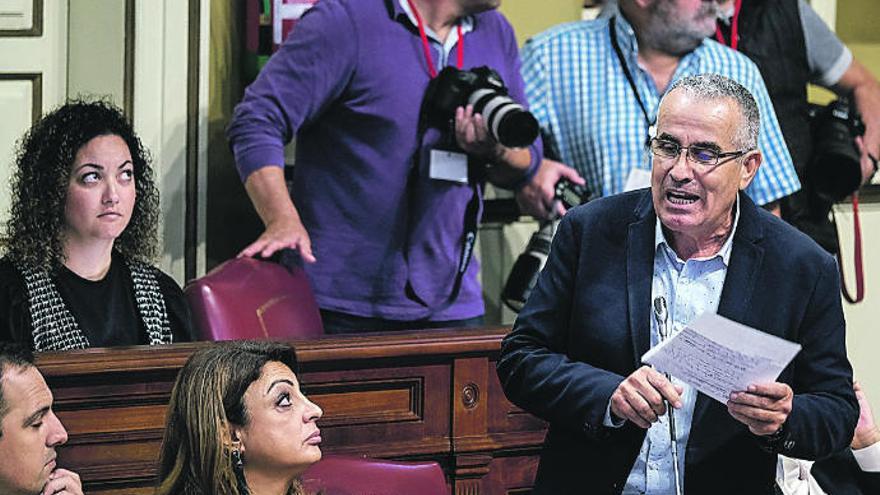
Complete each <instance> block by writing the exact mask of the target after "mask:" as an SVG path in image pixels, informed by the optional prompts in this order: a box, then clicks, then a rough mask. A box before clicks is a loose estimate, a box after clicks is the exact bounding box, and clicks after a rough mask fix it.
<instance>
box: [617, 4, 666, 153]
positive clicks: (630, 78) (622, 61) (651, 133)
mask: <svg viewBox="0 0 880 495" xmlns="http://www.w3.org/2000/svg"><path fill="white" fill-rule="evenodd" d="M608 29H609V33H610V34H611V46H612V47H614V53H615V54H617V60H618V61H619V62H620V68H621V69H623V75H625V76H626V82H628V83H629V87H630V89H632V92H633V95H635V97H636V102H638V104H639V108H640V109H642V115H644V116H645V123H647V124H648V139H650V138H652V137H654V133H655V132H654V131H655V128H654V121H653V120H651V117H649V116H648V109H647V108H645V103H644V102H643V101H642V97H641V96H639V89H638V88H637V87H636V81H635V79H633V75H632V73H631V72H630V71H629V66H628V65H627V64H626V59H625V58H624V57H623V50H621V49H620V43H619V42H618V41H617V17H616V16H614V17H612V18H611V20H610V21H608ZM646 144H647V141H646Z"/></svg>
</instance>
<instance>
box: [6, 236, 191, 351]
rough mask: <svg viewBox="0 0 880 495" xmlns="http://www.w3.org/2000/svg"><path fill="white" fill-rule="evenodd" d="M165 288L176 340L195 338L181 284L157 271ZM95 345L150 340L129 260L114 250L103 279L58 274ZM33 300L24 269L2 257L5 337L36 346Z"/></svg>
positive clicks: (62, 271)
mask: <svg viewBox="0 0 880 495" xmlns="http://www.w3.org/2000/svg"><path fill="white" fill-rule="evenodd" d="M156 280H157V282H158V283H159V291H160V292H161V293H162V297H163V298H164V299H165V310H166V311H167V312H168V323H169V325H170V326H171V333H172V339H173V342H188V341H190V340H192V324H191V322H190V314H189V307H188V306H187V304H186V300H185V299H184V296H183V291H181V290H180V287H178V285H177V283H176V282H175V281H174V280H173V279H172V278H171V277H169V276H168V275H166V274H164V273H162V272H161V271H159V270H156ZM52 281H53V282H54V283H55V286H56V287H57V288H58V292H59V293H60V294H61V298H62V299H63V300H64V303H65V304H66V305H67V308H68V309H69V310H70V312H71V314H72V315H73V317H74V319H76V322H77V324H78V325H79V327H80V330H82V332H83V334H84V335H85V336H86V338H88V340H89V344H90V345H91V346H92V347H110V346H121V345H138V344H147V343H149V339H148V338H147V329H146V327H145V326H144V322H143V319H142V318H141V316H140V314H139V313H138V309H137V304H136V302H135V297H134V286H133V285H132V281H131V274H130V272H129V269H128V265H127V264H126V263H125V261H124V259H123V258H122V257H121V256H120V255H118V254H115V253H114V255H113V259H112V261H111V263H110V270H109V271H108V272H107V275H106V276H104V278H103V279H101V280H97V281H92V280H87V279H84V278H82V277H80V276H78V275H76V274H75V273H73V272H71V271H70V270H68V269H67V268H65V267H61V269H60V270H59V272H58V273H57V274H56V275H55V276H53V277H52ZM32 330H33V327H32V324H31V315H30V305H29V302H28V295H27V287H26V285H25V281H24V277H23V276H22V274H21V272H19V271H18V269H17V268H15V266H14V265H13V264H12V263H11V262H10V261H9V260H8V259H7V258H3V259H0V341H15V342H21V343H26V344H27V345H28V346H29V347H33V338H32V337H31V335H32Z"/></svg>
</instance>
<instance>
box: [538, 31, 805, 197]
mask: <svg viewBox="0 0 880 495" xmlns="http://www.w3.org/2000/svg"><path fill="white" fill-rule="evenodd" d="M615 17H616V18H617V37H618V41H619V43H620V48H621V51H622V52H623V55H624V59H626V62H627V66H628V67H629V70H630V73H631V74H632V75H633V78H634V80H635V84H636V87H637V88H638V91H639V95H640V97H641V99H642V102H644V104H645V107H646V110H647V111H648V114H649V115H648V116H649V117H650V119H651V121H652V122H655V121H656V112H657V106H658V105H659V103H660V97H661V96H662V94H661V93H660V92H659V91H657V88H656V86H655V85H654V81H653V79H652V78H651V75H650V74H649V73H648V72H647V71H645V70H643V69H642V68H641V67H639V65H638V63H637V53H638V45H637V42H636V37H635V33H634V32H633V29H632V26H631V25H630V24H629V23H628V22H627V21H626V19H624V18H623V16H621V15H619V14H617V15H616V16H615ZM522 58H523V65H522V71H523V79H525V83H526V95H527V97H528V100H529V105H530V110H531V111H532V113H534V115H535V117H536V118H537V119H538V121H539V122H540V123H541V128H542V131H543V132H544V133H545V134H546V135H547V136H549V137H550V140H549V143H548V144H549V145H550V150H552V151H553V152H554V154H555V155H556V156H557V157H558V158H559V159H560V160H561V161H562V162H564V163H566V164H568V165H570V166H573V167H575V168H576V169H577V171H578V172H579V173H580V174H581V175H582V176H583V177H584V179H586V181H587V188H588V190H589V194H590V198H597V197H600V196H608V195H611V194H616V193H619V192H622V191H623V188H624V184H625V183H626V179H627V177H628V175H629V173H630V170H631V169H632V168H634V167H638V168H643V169H645V170H649V169H650V168H651V162H650V153H649V152H648V150H647V149H646V146H645V143H646V140H647V136H648V123H647V122H646V121H645V117H644V115H643V114H642V111H641V110H640V109H639V104H638V101H637V100H636V98H635V96H634V95H633V91H632V89H631V88H630V85H629V83H628V82H627V80H626V76H625V75H624V72H623V69H622V68H621V66H620V61H619V60H618V57H617V55H616V54H615V53H614V48H613V47H612V45H611V37H610V29H609V24H608V19H607V18H606V19H598V20H595V21H581V22H574V23H568V24H562V25H560V26H556V27H554V28H552V29H550V30H548V31H545V32H543V33H541V34H539V35H538V36H537V37H535V38H534V39H532V40H530V41H529V42H527V43H526V45H525V47H524V48H523V52H522ZM703 73H717V74H721V75H723V76H727V77H730V78H732V79H734V80H736V81H737V82H739V83H740V84H742V85H743V86H745V87H746V89H748V90H749V91H750V92H751V93H752V95H754V97H755V99H756V101H757V103H758V108H759V110H760V112H761V133H760V137H759V140H758V141H759V144H758V147H759V148H760V150H761V153H762V154H763V155H764V163H763V165H762V166H761V168H760V169H758V174H757V176H756V177H755V179H754V180H753V181H752V184H751V185H750V186H749V187H748V189H746V192H747V193H748V195H749V196H750V197H751V198H752V200H753V201H755V203H757V204H766V203H769V202H771V201H774V200H776V199H779V198H781V197H783V196H787V195H789V194H791V193H793V192H795V191H797V190H798V189H800V182H798V178H797V175H796V173H795V170H794V166H793V165H792V162H791V156H789V154H788V149H787V148H786V145H785V141H784V140H783V137H782V131H781V130H780V128H779V122H778V121H777V120H776V113H775V112H774V111H773V104H772V103H771V102H770V97H769V96H768V95H767V88H766V87H765V86H764V80H763V79H761V75H760V73H759V72H758V69H757V67H755V65H754V64H753V63H752V62H751V61H750V60H749V59H748V58H746V57H745V56H744V55H742V54H740V53H738V52H736V51H734V50H731V49H729V48H727V47H725V46H722V45H721V44H719V43H716V42H715V41H713V40H708V39H707V40H705V41H703V43H702V44H701V45H700V46H699V47H697V49H696V50H694V51H693V52H691V53H689V54H687V55H685V56H684V57H683V58H682V59H681V61H680V62H679V64H678V67H677V68H676V71H675V74H674V75H673V77H672V81H673V82H674V81H676V80H678V79H680V78H682V77H686V76H689V75H696V74H703Z"/></svg>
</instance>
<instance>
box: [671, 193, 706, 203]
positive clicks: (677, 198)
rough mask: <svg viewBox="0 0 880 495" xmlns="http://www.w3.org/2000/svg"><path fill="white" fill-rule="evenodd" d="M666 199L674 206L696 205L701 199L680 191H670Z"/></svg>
mask: <svg viewBox="0 0 880 495" xmlns="http://www.w3.org/2000/svg"><path fill="white" fill-rule="evenodd" d="M666 199H667V200H668V201H669V202H670V203H672V204H674V205H689V204H692V203H696V202H697V201H698V200H699V199H700V197H699V196H697V195H694V194H689V193H686V192H680V191H669V192H667V193H666Z"/></svg>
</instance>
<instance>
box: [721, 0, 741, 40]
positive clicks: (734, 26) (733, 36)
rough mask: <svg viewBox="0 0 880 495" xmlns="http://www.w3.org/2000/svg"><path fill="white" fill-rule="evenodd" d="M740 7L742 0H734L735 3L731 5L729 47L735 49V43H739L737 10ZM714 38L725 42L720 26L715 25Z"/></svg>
mask: <svg viewBox="0 0 880 495" xmlns="http://www.w3.org/2000/svg"><path fill="white" fill-rule="evenodd" d="M740 7H742V0H736V3H734V5H733V21H732V22H731V24H730V47H731V48H733V49H734V50H736V47H737V45H739V11H740ZM715 39H717V40H718V42H719V43H721V44H722V45H726V44H727V40H725V39H724V35H723V34H721V27H720V26H715Z"/></svg>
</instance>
